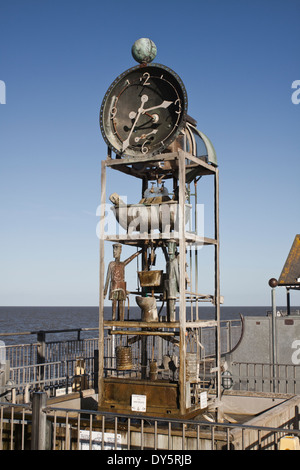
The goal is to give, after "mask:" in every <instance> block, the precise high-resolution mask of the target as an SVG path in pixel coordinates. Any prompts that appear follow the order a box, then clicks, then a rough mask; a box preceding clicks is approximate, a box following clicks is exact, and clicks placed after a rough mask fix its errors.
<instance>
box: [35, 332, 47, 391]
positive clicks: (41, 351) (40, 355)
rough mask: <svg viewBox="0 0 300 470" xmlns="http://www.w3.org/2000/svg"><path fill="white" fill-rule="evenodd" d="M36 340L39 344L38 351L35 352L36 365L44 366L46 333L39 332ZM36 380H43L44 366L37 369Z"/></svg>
mask: <svg viewBox="0 0 300 470" xmlns="http://www.w3.org/2000/svg"><path fill="white" fill-rule="evenodd" d="M37 340H38V342H39V345H38V350H37V363H38V364H44V363H45V362H46V358H45V356H46V333H45V331H39V332H38V334H37ZM38 380H39V381H41V382H42V381H43V380H44V366H43V365H41V366H40V367H39V368H38Z"/></svg>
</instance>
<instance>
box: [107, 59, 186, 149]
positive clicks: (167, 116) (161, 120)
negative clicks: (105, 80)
mask: <svg viewBox="0 0 300 470" xmlns="http://www.w3.org/2000/svg"><path fill="white" fill-rule="evenodd" d="M186 112H187V94H186V91H185V87H184V85H183V83H182V81H181V79H180V78H179V77H178V75H176V74H175V72H173V71H172V70H170V69H169V68H166V67H164V66H162V65H149V66H146V67H141V66H137V67H133V68H132V69H129V70H127V71H126V72H124V73H123V74H122V75H120V76H119V77H118V78H117V79H116V80H115V81H114V82H113V83H112V85H111V86H110V88H109V89H108V91H107V92H106V95H105V97H104V99H103V102H102V105H101V111H100V128H101V132H102V135H103V138H104V140H105V141H106V143H107V144H108V146H109V147H110V148H111V149H112V150H113V151H114V152H115V153H116V154H118V155H120V156H131V157H139V156H142V155H148V156H150V155H155V154H157V153H159V152H161V151H162V150H164V149H166V148H167V147H168V146H169V145H170V143H171V142H172V141H173V140H174V139H175V138H176V137H177V136H178V134H179V132H180V130H181V129H182V127H183V126H184V124H185V117H186Z"/></svg>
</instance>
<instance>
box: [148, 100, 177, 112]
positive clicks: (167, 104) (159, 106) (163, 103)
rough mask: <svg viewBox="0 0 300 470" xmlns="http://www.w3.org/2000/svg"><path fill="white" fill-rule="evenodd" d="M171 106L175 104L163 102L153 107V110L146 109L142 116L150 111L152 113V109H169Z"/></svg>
mask: <svg viewBox="0 0 300 470" xmlns="http://www.w3.org/2000/svg"><path fill="white" fill-rule="evenodd" d="M170 104H173V101H166V100H165V101H163V102H162V103H161V104H158V105H157V106H152V108H148V109H144V110H143V112H142V114H145V113H147V112H148V111H152V109H157V108H168V107H169V106H170Z"/></svg>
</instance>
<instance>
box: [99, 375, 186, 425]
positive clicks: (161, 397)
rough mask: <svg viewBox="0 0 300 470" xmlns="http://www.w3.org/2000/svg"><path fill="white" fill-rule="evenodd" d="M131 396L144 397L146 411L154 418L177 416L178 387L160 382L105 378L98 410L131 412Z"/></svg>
mask: <svg viewBox="0 0 300 470" xmlns="http://www.w3.org/2000/svg"><path fill="white" fill-rule="evenodd" d="M132 395H145V396H146V406H147V411H146V413H145V414H148V413H149V414H151V413H155V416H159V415H160V416H169V415H174V414H178V400H179V387H178V384H171V383H166V382H161V381H158V380H156V381H149V380H132V379H119V378H107V379H104V399H103V402H102V403H101V404H100V407H99V409H100V410H103V411H105V410H106V411H111V410H112V409H118V411H119V412H130V411H131V398H132Z"/></svg>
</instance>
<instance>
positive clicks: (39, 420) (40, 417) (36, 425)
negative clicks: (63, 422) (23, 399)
mask: <svg viewBox="0 0 300 470" xmlns="http://www.w3.org/2000/svg"><path fill="white" fill-rule="evenodd" d="M46 405H47V394H46V393H45V392H35V393H34V394H33V397H32V429H31V450H46V433H47V417H46V413H44V412H43V409H44V408H45V407H46Z"/></svg>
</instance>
